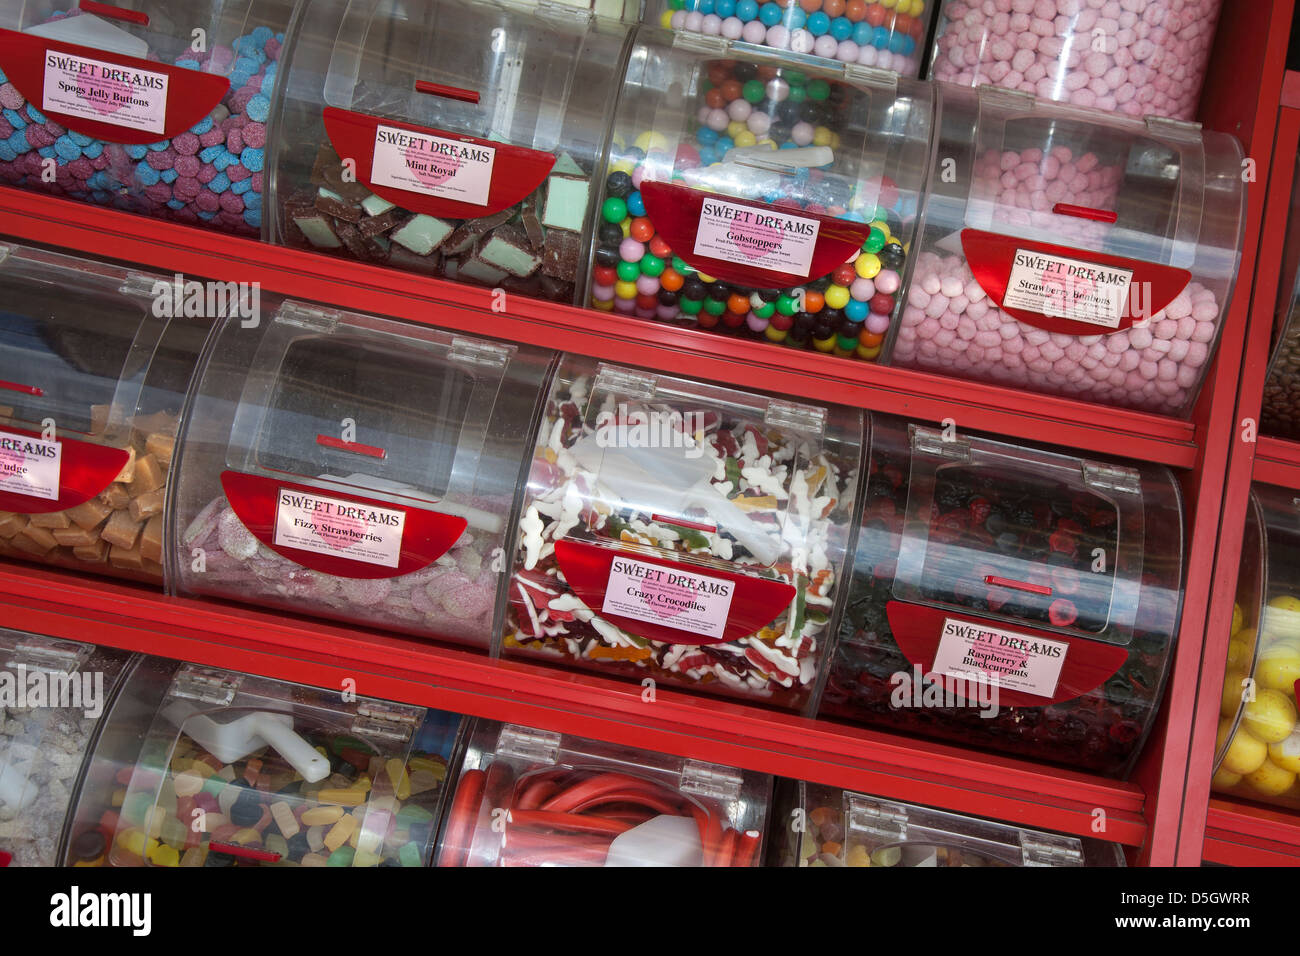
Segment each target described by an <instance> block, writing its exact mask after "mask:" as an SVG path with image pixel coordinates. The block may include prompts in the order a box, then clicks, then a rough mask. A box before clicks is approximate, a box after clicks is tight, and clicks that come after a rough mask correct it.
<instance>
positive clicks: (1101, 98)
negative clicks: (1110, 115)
mask: <svg viewBox="0 0 1300 956" xmlns="http://www.w3.org/2000/svg"><path fill="white" fill-rule="evenodd" d="M1219 4H1220V0H1105V2H1100V0H1086V2H1085V0H996V2H989V0H944V2H943V4H942V6H941V7H940V8H939V21H938V24H937V25H936V27H935V41H934V51H933V54H932V57H931V61H930V75H931V76H932V77H933V78H934V79H937V80H944V81H946V82H949V83H960V84H961V85H963V86H980V85H982V84H986V83H987V84H989V85H990V86H1000V87H1003V88H1004V89H1009V90H1023V91H1024V92H1026V93H1034V94H1036V95H1038V96H1040V97H1042V98H1043V99H1049V100H1058V101H1060V102H1064V103H1072V104H1074V105H1075V106H1088V107H1096V108H1097V109H1101V110H1110V111H1117V112H1120V113H1127V114H1129V115H1131V116H1167V117H1170V118H1172V119H1180V120H1190V119H1192V117H1193V116H1194V115H1195V114H1196V106H1197V103H1198V101H1199V100H1200V96H1201V84H1202V83H1203V82H1204V80H1205V72H1206V65H1207V62H1208V61H1209V58H1210V48H1211V47H1213V46H1214V28H1215V25H1216V24H1217V22H1218V19H1219Z"/></svg>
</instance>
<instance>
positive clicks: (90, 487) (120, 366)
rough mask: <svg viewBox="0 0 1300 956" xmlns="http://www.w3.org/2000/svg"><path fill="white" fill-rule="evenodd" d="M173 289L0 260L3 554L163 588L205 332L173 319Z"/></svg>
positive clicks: (17, 255)
mask: <svg viewBox="0 0 1300 956" xmlns="http://www.w3.org/2000/svg"><path fill="white" fill-rule="evenodd" d="M178 288H180V289H182V290H184V285H182V286H179V287H178V286H177V285H176V284H175V282H174V280H173V279H164V278H163V277H161V276H156V275H150V274H147V273H139V272H133V271H128V270H126V269H123V268H120V267H118V266H111V265H106V264H103V263H99V262H91V261H89V260H85V259H78V258H74V257H71V256H64V255H60V254H58V253H49V252H43V251H40V250H36V249H31V248H27V247H19V246H5V247H0V300H2V301H3V305H2V306H0V343H2V347H0V451H3V453H4V458H3V460H2V461H0V553H3V554H6V555H9V556H12V557H20V558H24V559H26V560H37V561H42V562H46V563H51V564H58V565H62V566H66V567H73V568H78V569H81V570H88V571H95V572H97V573H106V574H117V575H124V576H128V577H137V578H141V579H144V580H152V581H155V582H160V581H161V578H162V567H161V562H162V549H163V533H164V520H163V512H164V508H165V504H166V500H165V498H166V489H167V484H168V478H169V476H170V472H171V462H172V455H173V451H174V446H175V440H176V432H177V429H178V427H179V422H180V416H181V411H182V407H183V405H184V401H185V396H186V394H187V392H188V390H189V385H190V380H191V377H192V376H193V373H194V368H195V365H196V363H197V361H198V356H199V352H200V350H201V349H202V347H203V343H204V342H205V340H206V338H207V336H208V332H209V330H210V320H209V319H207V318H206V317H204V316H203V315H197V316H196V315H191V316H189V317H186V316H184V315H183V314H179V311H181V310H177V309H175V308H173V306H174V305H175V303H176V302H177V301H178V300H177V295H176V291H177V289H178ZM181 301H183V295H182V298H181ZM173 315H175V316H176V317H175V318H173V317H172V316H173Z"/></svg>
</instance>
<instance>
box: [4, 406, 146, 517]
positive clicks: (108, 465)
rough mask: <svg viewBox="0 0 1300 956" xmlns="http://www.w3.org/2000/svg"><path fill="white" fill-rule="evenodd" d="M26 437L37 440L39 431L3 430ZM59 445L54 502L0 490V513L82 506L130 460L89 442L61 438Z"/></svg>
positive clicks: (119, 451) (123, 452)
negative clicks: (56, 489) (57, 489)
mask: <svg viewBox="0 0 1300 956" xmlns="http://www.w3.org/2000/svg"><path fill="white" fill-rule="evenodd" d="M4 430H5V431H7V432H12V433H13V434H15V435H24V436H26V437H27V438H40V437H41V433H40V432H34V431H29V430H28V429H25V428H8V427H6V428H5V429H4ZM59 443H60V444H61V445H62V446H63V450H62V453H61V455H60V456H59V497H58V499H57V500H53V499H48V498H36V497H33V496H32V495H20V494H17V493H16V492H11V491H0V511H12V512H15V513H16V514H21V515H43V514H50V513H52V512H55V511H66V510H67V509H69V508H75V507H77V505H80V504H85V503H86V502H87V501H89V500H90V499H91V498H93V497H95V496H96V495H97V494H99V493H100V492H101V491H103V490H104V489H105V488H107V487H108V486H109V485H111V484H112V483H113V479H114V478H116V477H117V476H118V475H119V474H121V472H122V468H123V466H125V465H126V463H127V460H128V459H129V458H130V457H131V455H130V453H129V452H128V451H126V450H125V449H123V448H112V447H110V446H108V445H95V444H92V443H90V442H84V441H77V440H76V439H72V438H61V439H59Z"/></svg>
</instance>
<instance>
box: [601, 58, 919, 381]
mask: <svg viewBox="0 0 1300 956" xmlns="http://www.w3.org/2000/svg"><path fill="white" fill-rule="evenodd" d="M845 106H846V99H845V96H844V89H843V88H842V87H838V86H834V85H832V84H829V83H827V82H825V81H823V80H819V79H812V80H809V79H808V77H807V76H806V75H805V74H803V73H800V72H798V71H795V70H789V69H785V68H776V67H769V66H755V65H754V64H752V63H745V62H732V61H727V62H719V63H713V64H711V65H710V67H709V70H708V81H707V83H706V84H705V93H704V102H703V103H702V104H701V105H700V107H699V112H698V116H697V120H698V122H697V127H696V130H695V132H694V134H693V138H692V139H691V141H689V142H683V143H681V144H679V145H678V146H677V147H676V150H675V153H674V155H673V156H669V155H668V153H667V150H668V149H669V144H668V142H667V140H666V139H665V138H664V137H663V136H662V135H661V134H658V133H642V134H641V135H639V136H638V137H636V140H635V142H634V143H633V145H632V146H631V147H630V148H625V149H622V150H621V151H620V152H618V153H617V158H616V159H615V161H614V162H613V163H612V164H611V167H610V169H611V171H610V173H609V176H608V177H607V179H606V181H605V195H606V199H605V201H604V204H603V205H602V207H601V220H600V222H599V223H598V225H597V232H596V241H597V246H596V252H595V263H594V266H593V271H592V290H591V305H592V306H593V307H594V308H597V309H602V310H604V311H614V312H618V313H622V314H628V315H635V316H637V317H638V318H642V319H657V320H659V321H665V322H676V323H679V324H684V325H692V326H695V327H697V328H700V329H708V330H711V331H714V332H718V333H721V334H727V335H735V336H741V337H745V338H753V339H760V340H765V341H768V342H773V343H778V344H784V345H787V346H789V347H792V348H798V349H805V348H809V349H815V350H817V351H820V352H828V353H833V354H835V355H838V356H841V357H854V358H859V359H863V360H866V361H875V360H876V359H877V357H878V356H879V355H880V351H881V347H882V345H883V343H884V340H885V333H886V332H887V331H888V330H889V326H890V322H891V319H892V316H893V314H894V312H895V307H896V304H897V298H898V295H899V291H900V289H901V288H902V278H901V276H902V271H903V266H904V263H905V261H906V258H907V251H906V246H905V245H904V244H903V241H902V239H901V238H900V236H901V235H902V234H903V233H904V232H905V231H910V224H911V221H912V219H913V217H914V215H915V207H914V204H913V203H912V202H911V201H910V200H909V199H908V198H907V197H905V196H903V195H901V194H900V190H899V189H898V187H897V185H896V184H895V183H894V182H893V181H892V180H891V179H889V178H888V177H883V176H882V177H880V179H879V180H878V185H879V189H878V191H875V190H873V191H874V192H875V204H874V205H872V206H871V207H870V208H863V207H862V205H861V203H859V202H858V201H856V200H855V197H853V196H851V195H845V194H843V193H842V188H841V183H840V182H839V181H837V180H836V179H835V178H834V177H832V176H831V175H829V174H828V173H827V172H826V171H825V170H822V169H801V170H799V171H798V173H797V174H796V175H783V176H781V185H780V188H779V189H777V190H775V191H774V192H773V193H771V194H770V195H764V196H762V197H761V199H762V200H763V201H764V202H768V203H772V204H775V205H777V206H779V207H781V208H784V209H788V210H790V211H792V212H798V211H800V210H803V211H806V212H814V213H823V214H829V215H833V216H838V217H841V218H843V219H848V220H853V221H856V222H864V223H870V232H869V234H868V237H867V238H866V240H865V241H864V242H863V244H862V248H861V249H860V250H859V251H858V253H857V254H856V255H855V256H854V257H853V258H852V259H851V260H850V261H849V262H846V263H844V264H843V265H841V266H839V267H838V268H836V269H835V270H834V271H833V272H832V273H831V274H830V275H828V276H822V277H818V278H816V279H814V280H812V281H810V282H807V283H805V284H803V285H801V286H797V287H794V288H787V289H760V288H755V287H751V286H742V285H733V284H730V283H726V282H722V281H719V280H717V279H715V278H713V277H711V276H707V275H704V274H703V273H701V272H699V271H697V270H695V269H694V268H692V267H691V266H689V265H688V264H687V263H686V262H685V261H684V260H683V259H682V258H681V257H680V256H678V255H676V254H675V253H674V251H673V249H672V248H670V247H669V245H668V243H667V242H666V241H665V240H664V239H663V237H662V236H660V235H659V233H658V231H657V230H656V228H655V224H654V222H653V221H652V220H651V219H650V218H649V217H647V216H646V214H645V204H644V202H643V201H642V198H641V193H640V185H641V182H642V179H643V178H644V176H645V175H646V166H647V165H648V163H651V162H652V163H653V164H654V165H655V166H656V167H657V168H669V167H674V166H675V169H676V171H677V173H678V174H679V175H680V174H681V173H682V172H684V171H689V170H691V169H695V168H707V167H709V166H713V165H715V164H718V163H721V162H722V160H723V157H724V156H725V155H726V153H727V151H728V150H730V149H732V148H733V147H742V148H743V147H751V146H768V147H770V148H772V149H785V148H795V147H801V146H808V145H810V144H811V145H817V146H830V147H832V148H836V147H838V146H839V145H840V137H839V134H838V133H836V132H835V128H836V127H837V126H838V125H839V124H840V122H841V121H842V120H843V119H844V117H843V115H842V114H843V112H844V110H845Z"/></svg>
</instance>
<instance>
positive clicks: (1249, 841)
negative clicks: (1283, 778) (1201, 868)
mask: <svg viewBox="0 0 1300 956" xmlns="http://www.w3.org/2000/svg"><path fill="white" fill-rule="evenodd" d="M1202 855H1203V858H1204V859H1206V860H1209V861H1210V862H1212V863H1227V864H1229V865H1231V866H1300V816H1296V815H1295V814H1288V813H1285V812H1282V811H1278V810H1272V809H1268V808H1265V807H1259V806H1255V805H1253V804H1247V803H1237V802H1235V801H1233V800H1223V799H1217V798H1216V799H1213V800H1211V801H1210V806H1209V813H1208V816H1207V819H1206V827H1205V848H1204V851H1203V854H1202Z"/></svg>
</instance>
